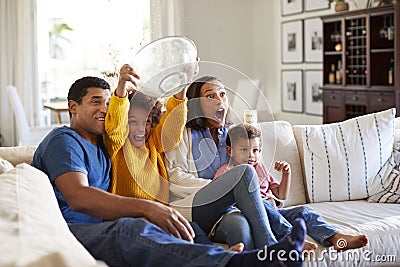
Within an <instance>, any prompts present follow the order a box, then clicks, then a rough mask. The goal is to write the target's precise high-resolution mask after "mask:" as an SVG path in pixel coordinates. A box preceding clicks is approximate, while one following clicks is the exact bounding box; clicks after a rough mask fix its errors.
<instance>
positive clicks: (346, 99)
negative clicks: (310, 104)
mask: <svg viewBox="0 0 400 267" xmlns="http://www.w3.org/2000/svg"><path fill="white" fill-rule="evenodd" d="M322 20H323V32H324V51H323V53H324V56H323V86H322V89H323V120H324V123H330V122H337V121H342V120H345V119H349V118H352V117H356V116H360V115H364V114H367V113H371V112H377V111H381V110H385V109H388V108H391V107H396V108H397V114H398V115H399V114H400V104H399V103H400V4H392V5H386V6H381V7H375V8H370V9H364V10H356V11H348V12H340V13H335V14H332V15H327V16H323V17H322Z"/></svg>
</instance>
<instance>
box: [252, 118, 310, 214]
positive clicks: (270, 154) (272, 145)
mask: <svg viewBox="0 0 400 267" xmlns="http://www.w3.org/2000/svg"><path fill="white" fill-rule="evenodd" d="M259 126H260V129H261V132H262V154H263V161H264V164H265V165H266V167H267V169H268V170H269V171H270V172H271V174H272V176H273V177H274V178H275V179H277V180H278V181H280V180H281V173H279V172H277V171H275V170H274V168H273V166H274V165H273V163H274V162H275V161H277V160H284V161H287V162H288V163H289V164H290V167H291V171H292V180H291V184H290V192H289V197H288V198H287V199H286V200H285V201H284V203H285V204H284V206H285V207H286V206H292V205H301V204H305V203H306V194H305V187H304V182H303V170H302V165H301V162H300V158H299V152H298V150H297V145H296V140H295V138H294V135H293V131H292V126H291V125H290V123H289V122H286V121H272V122H262V123H260V124H259Z"/></svg>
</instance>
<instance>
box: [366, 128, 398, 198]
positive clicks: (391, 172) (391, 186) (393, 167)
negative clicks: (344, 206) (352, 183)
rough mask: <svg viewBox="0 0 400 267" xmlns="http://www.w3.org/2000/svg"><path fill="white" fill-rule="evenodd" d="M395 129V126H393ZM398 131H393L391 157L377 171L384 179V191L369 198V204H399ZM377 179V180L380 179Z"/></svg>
mask: <svg viewBox="0 0 400 267" xmlns="http://www.w3.org/2000/svg"><path fill="white" fill-rule="evenodd" d="M395 127H396V126H395ZM399 164H400V129H396V130H395V134H394V144H393V152H392V156H391V157H390V158H389V160H388V161H387V162H386V164H385V166H384V167H383V168H382V169H381V170H380V171H379V173H378V175H379V176H380V177H387V179H384V181H385V184H384V189H383V190H382V191H381V192H379V193H377V194H375V195H373V196H371V197H369V198H368V201H369V202H381V203H400V165H399ZM380 177H379V178H380Z"/></svg>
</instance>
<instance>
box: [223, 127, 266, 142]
mask: <svg viewBox="0 0 400 267" xmlns="http://www.w3.org/2000/svg"><path fill="white" fill-rule="evenodd" d="M238 138H244V139H253V138H260V141H261V131H260V130H259V129H258V128H257V127H255V126H253V125H251V124H247V123H240V124H238V125H236V126H234V127H232V128H231V129H230V130H229V131H228V136H227V137H226V145H227V146H232V143H235V141H236V140H237V139H238Z"/></svg>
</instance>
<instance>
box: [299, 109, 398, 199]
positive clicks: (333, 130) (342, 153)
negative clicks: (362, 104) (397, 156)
mask: <svg viewBox="0 0 400 267" xmlns="http://www.w3.org/2000/svg"><path fill="white" fill-rule="evenodd" d="M395 111H396V110H395V109H389V110H386V111H382V112H378V113H373V114H368V115H364V116H360V117H357V118H353V119H349V120H347V121H343V122H340V123H332V124H325V125H308V126H300V127H301V138H302V141H303V142H302V143H303V149H304V167H305V176H306V182H307V191H308V197H309V199H310V202H322V201H344V200H356V199H364V198H367V197H369V196H372V195H374V194H376V193H378V192H381V191H382V190H383V189H384V184H385V183H386V180H387V179H388V176H389V175H382V174H378V172H379V170H380V169H381V167H383V166H385V164H386V163H387V161H388V160H389V159H390V157H391V154H392V148H393V140H394V123H393V120H394V116H395ZM386 165H387V164H386ZM387 166H390V165H387ZM388 169H389V170H391V169H390V168H388ZM385 173H390V171H388V172H385Z"/></svg>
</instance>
